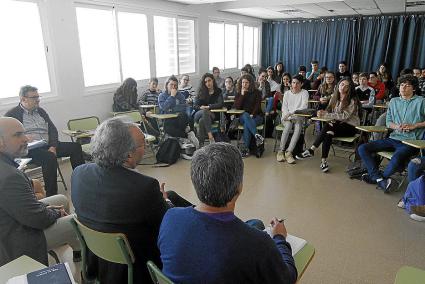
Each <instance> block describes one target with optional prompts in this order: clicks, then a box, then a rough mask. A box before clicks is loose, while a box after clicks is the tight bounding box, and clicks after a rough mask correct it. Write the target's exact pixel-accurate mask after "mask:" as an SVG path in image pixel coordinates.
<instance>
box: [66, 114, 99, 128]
mask: <svg viewBox="0 0 425 284" xmlns="http://www.w3.org/2000/svg"><path fill="white" fill-rule="evenodd" d="M99 124H100V121H99V118H98V117H96V116H89V117H83V118H76V119H71V120H69V121H68V129H69V130H73V131H77V130H81V131H87V130H95V129H96V127H97V126H98V125H99Z"/></svg>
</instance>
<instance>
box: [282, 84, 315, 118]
mask: <svg viewBox="0 0 425 284" xmlns="http://www.w3.org/2000/svg"><path fill="white" fill-rule="evenodd" d="M308 98H309V96H308V92H307V91H306V90H304V89H302V90H301V91H300V92H299V93H296V94H294V93H292V91H291V90H289V91H286V92H285V94H284V95H283V101H282V118H283V117H285V116H286V115H288V114H289V115H291V114H293V113H294V112H295V111H296V110H299V109H306V108H307V107H308Z"/></svg>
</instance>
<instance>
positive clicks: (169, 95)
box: [158, 75, 199, 148]
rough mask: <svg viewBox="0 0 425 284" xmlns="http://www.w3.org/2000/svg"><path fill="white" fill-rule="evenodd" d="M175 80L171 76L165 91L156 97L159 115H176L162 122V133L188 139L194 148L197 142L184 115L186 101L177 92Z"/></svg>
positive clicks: (187, 118) (166, 83)
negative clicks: (176, 115)
mask: <svg viewBox="0 0 425 284" xmlns="http://www.w3.org/2000/svg"><path fill="white" fill-rule="evenodd" d="M177 84H178V81H177V78H176V77H175V76H174V75H172V76H170V77H169V78H168V79H167V81H166V82H165V90H164V91H163V92H162V93H161V94H160V95H159V97H158V105H159V110H160V112H161V113H163V114H164V113H177V114H178V117H176V118H171V119H166V120H165V121H164V131H165V133H166V134H168V135H170V136H172V137H181V138H186V137H187V138H188V139H189V140H190V141H191V142H192V143H193V144H194V145H195V147H196V148H199V141H198V139H197V138H196V136H195V133H194V132H193V131H192V130H191V128H190V126H189V117H188V116H187V114H186V99H185V97H184V95H183V94H182V93H180V92H178V91H177Z"/></svg>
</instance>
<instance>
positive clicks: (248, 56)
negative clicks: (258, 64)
mask: <svg viewBox="0 0 425 284" xmlns="http://www.w3.org/2000/svg"><path fill="white" fill-rule="evenodd" d="M252 29H253V28H252V27H247V26H244V27H243V64H244V65H245V64H253V63H252V59H253V58H252V52H253V44H252V42H253V34H252Z"/></svg>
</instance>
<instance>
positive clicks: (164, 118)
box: [150, 113, 178, 141]
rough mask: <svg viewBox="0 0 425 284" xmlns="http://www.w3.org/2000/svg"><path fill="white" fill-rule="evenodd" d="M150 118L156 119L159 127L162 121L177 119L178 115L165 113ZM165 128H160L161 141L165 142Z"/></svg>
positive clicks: (152, 115) (155, 114)
mask: <svg viewBox="0 0 425 284" xmlns="http://www.w3.org/2000/svg"><path fill="white" fill-rule="evenodd" d="M150 117H153V118H155V119H156V121H157V123H158V125H160V121H161V120H166V119H171V118H177V117H178V115H177V114H176V113H164V114H157V113H154V114H151V115H150ZM164 136H165V133H164V128H163V127H159V141H163V140H164Z"/></svg>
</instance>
